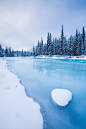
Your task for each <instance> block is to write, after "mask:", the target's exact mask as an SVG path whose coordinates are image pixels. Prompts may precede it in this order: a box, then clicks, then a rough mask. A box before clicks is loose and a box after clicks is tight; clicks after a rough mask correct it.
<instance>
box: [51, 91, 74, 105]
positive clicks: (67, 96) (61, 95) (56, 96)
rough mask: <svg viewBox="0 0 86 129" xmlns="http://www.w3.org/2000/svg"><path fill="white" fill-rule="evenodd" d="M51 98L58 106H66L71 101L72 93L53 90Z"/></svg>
mask: <svg viewBox="0 0 86 129" xmlns="http://www.w3.org/2000/svg"><path fill="white" fill-rule="evenodd" d="M51 98H52V99H53V101H54V102H55V103H57V104H58V105H59V106H66V105H67V104H68V103H69V101H71V100H72V93H71V92H70V91H69V90H67V89H54V90H53V91H52V92H51Z"/></svg>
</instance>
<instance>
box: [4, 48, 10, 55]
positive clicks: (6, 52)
mask: <svg viewBox="0 0 86 129" xmlns="http://www.w3.org/2000/svg"><path fill="white" fill-rule="evenodd" d="M5 56H6V57H8V56H9V54H8V48H7V47H6V49H5Z"/></svg>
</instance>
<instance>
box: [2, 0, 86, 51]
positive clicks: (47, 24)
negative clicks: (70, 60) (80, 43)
mask: <svg viewBox="0 0 86 129" xmlns="http://www.w3.org/2000/svg"><path fill="white" fill-rule="evenodd" d="M68 1H69V0H66V1H63V0H61V1H59V0H55V1H53V0H47V1H46V0H40V1H39V0H35V1H31V0H18V1H17V0H15V1H13V0H3V1H2V0H1V1H0V43H1V44H2V46H11V47H12V48H13V49H22V48H24V49H31V48H32V46H33V45H36V44H37V41H38V39H41V37H43V39H44V43H45V42H46V39H47V33H48V32H51V33H52V35H53V36H54V37H59V36H60V34H61V25H62V24H63V25H64V32H65V34H66V35H67V37H68V36H70V35H71V34H74V33H75V29H76V28H78V29H80V30H81V28H82V26H83V25H84V26H86V22H85V21H86V17H85V11H86V10H85V9H84V8H83V6H84V5H83V6H81V7H82V8H83V9H81V8H77V11H76V9H75V8H74V7H75V6H74V5H73V3H74V0H73V2H72V4H71V2H70V3H68ZM79 1H80V0H79ZM69 5H71V9H70V7H69ZM79 6H80V5H79Z"/></svg>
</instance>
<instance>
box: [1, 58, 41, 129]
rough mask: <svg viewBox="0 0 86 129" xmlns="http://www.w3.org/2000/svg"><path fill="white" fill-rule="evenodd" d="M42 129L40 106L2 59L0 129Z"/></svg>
mask: <svg viewBox="0 0 86 129" xmlns="http://www.w3.org/2000/svg"><path fill="white" fill-rule="evenodd" d="M28 128H29V129H42V128H43V117H42V115H41V112H40V106H39V104H37V103H36V102H34V100H33V99H32V98H29V97H28V96H27V95H26V92H25V88H24V86H23V85H22V84H20V79H19V78H18V77H17V76H16V75H14V74H13V73H11V72H10V71H9V70H8V69H7V65H6V61H4V60H2V59H0V129H28Z"/></svg>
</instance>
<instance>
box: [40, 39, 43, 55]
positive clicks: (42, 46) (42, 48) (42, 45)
mask: <svg viewBox="0 0 86 129" xmlns="http://www.w3.org/2000/svg"><path fill="white" fill-rule="evenodd" d="M40 46H41V55H43V39H42V38H41V44H40Z"/></svg>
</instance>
